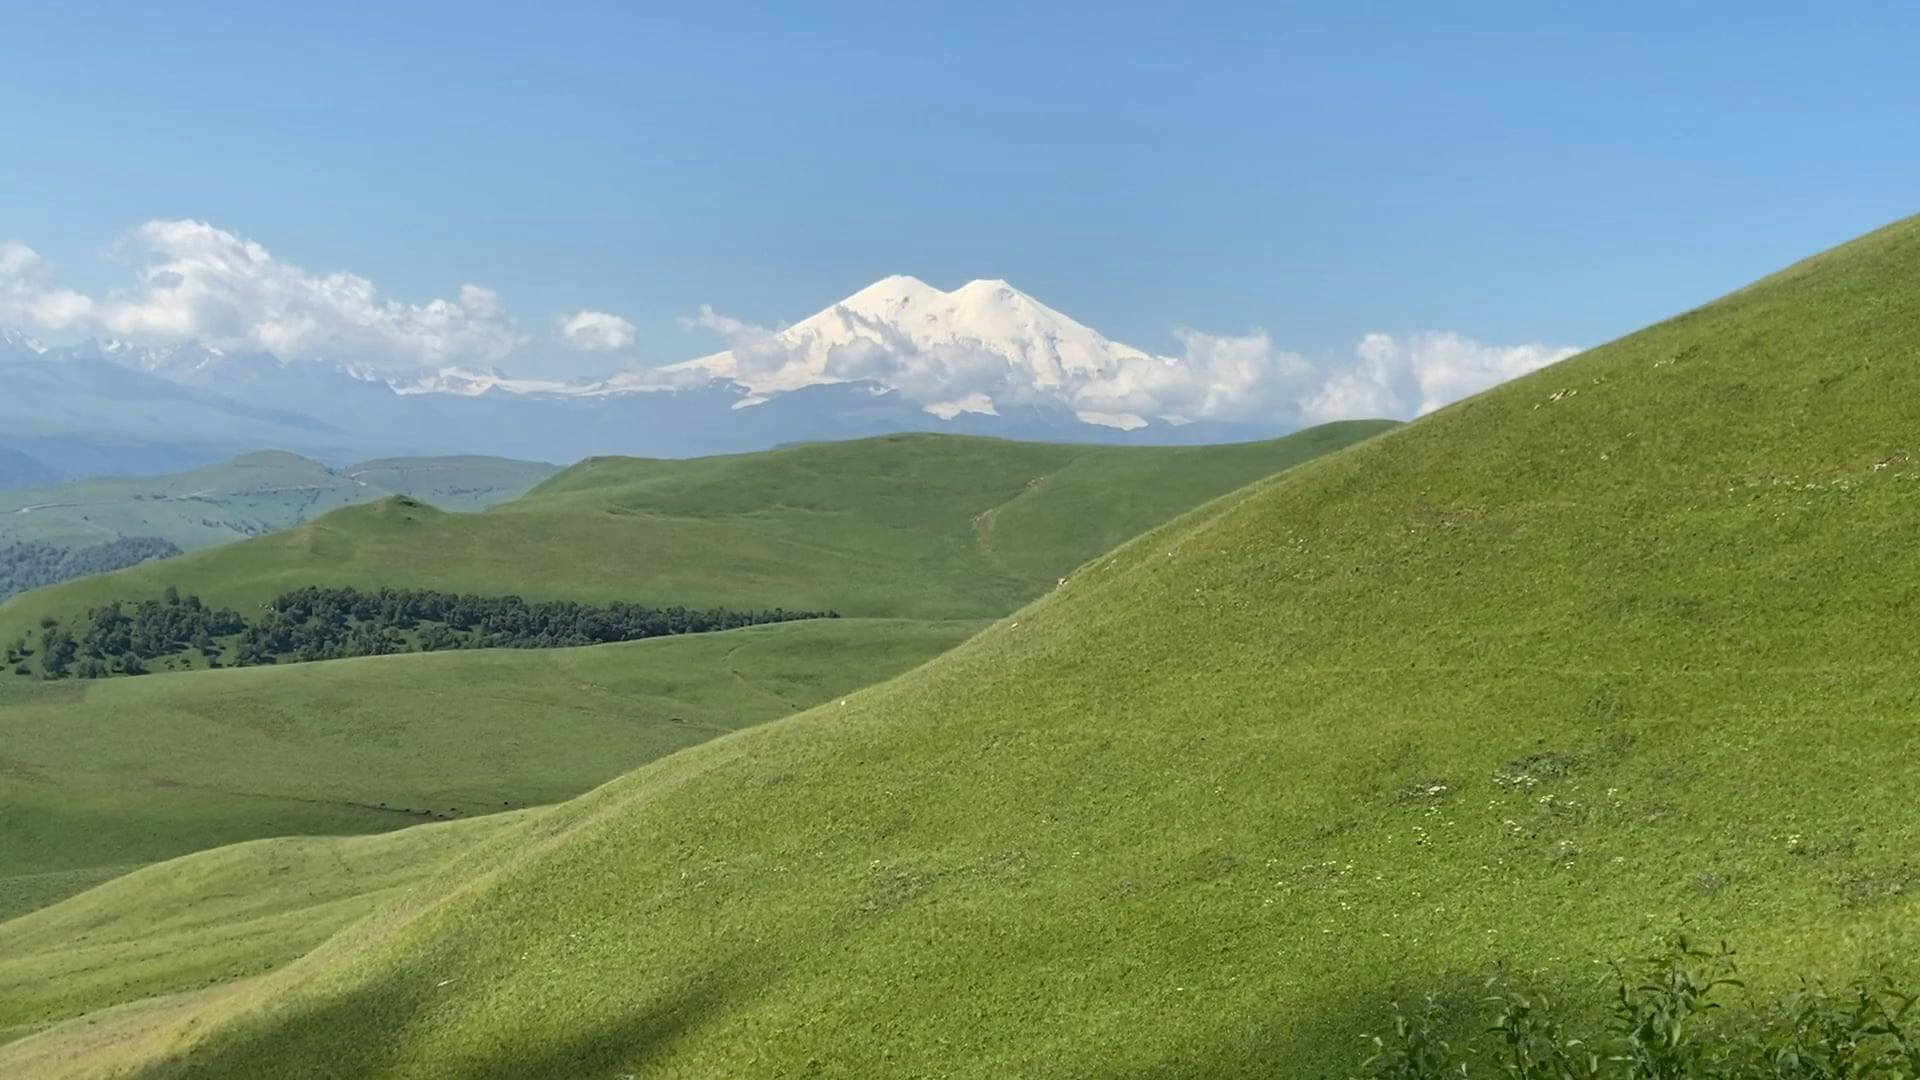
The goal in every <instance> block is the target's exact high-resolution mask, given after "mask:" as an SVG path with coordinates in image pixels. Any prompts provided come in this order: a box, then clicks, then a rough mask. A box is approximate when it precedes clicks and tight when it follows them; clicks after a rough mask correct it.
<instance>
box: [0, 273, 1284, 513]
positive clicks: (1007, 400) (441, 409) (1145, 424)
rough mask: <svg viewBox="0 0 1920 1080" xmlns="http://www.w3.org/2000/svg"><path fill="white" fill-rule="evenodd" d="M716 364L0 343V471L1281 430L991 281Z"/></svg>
mask: <svg viewBox="0 0 1920 1080" xmlns="http://www.w3.org/2000/svg"><path fill="white" fill-rule="evenodd" d="M706 322H707V323H708V324H709V325H710V326H711V328H713V329H716V330H718V331H720V332H721V334H722V336H723V337H724V338H725V340H726V342H727V344H728V345H729V348H727V349H726V350H725V351H722V352H718V353H714V354H711V355H708V356H702V357H699V358H696V359H693V360H689V361H686V362H683V363H678V364H672V365H669V366H666V367H635V368H631V369H629V370H626V371H622V372H618V373H614V374H610V375H607V376H605V377H601V378H590V379H575V380H554V379H532V378H516V377H513V376H510V375H507V374H503V373H501V372H498V371H490V370H487V371H482V370H473V369H469V368H461V367H446V368H441V369H439V370H431V371H428V370H422V371H415V372H408V373H405V374H403V375H398V376H396V375H394V374H393V373H391V372H376V371H374V370H372V369H370V368H367V367H364V366H362V365H359V364H357V363H356V361H355V360H354V358H352V357H341V358H337V359H333V360H327V361H315V360H290V359H284V358H280V357H275V356H271V355H266V354H260V353H252V354H242V353H234V352H226V351H222V350H219V349H216V348H212V347H208V346H205V345H202V344H199V343H194V342H188V343H184V344H173V345H167V346H141V345H134V344H129V343H125V342H118V341H106V342H101V341H88V342H84V343H81V344H77V345H66V346H47V345H44V344H42V343H40V342H38V341H35V340H34V339H33V338H31V337H29V336H27V335H25V334H23V333H20V332H18V331H8V332H6V333H5V334H4V335H3V336H0V375H4V378H5V384H6V386H7V389H8V393H6V394H4V395H0V431H4V432H5V433H6V434H5V435H4V436H0V449H10V450H12V451H14V452H15V453H16V454H25V455H27V456H28V457H30V458H32V459H34V460H36V461H38V462H39V463H41V464H42V465H43V466H46V467H47V468H50V469H52V470H54V471H56V472H61V473H65V474H68V475H83V474H87V473H98V472H140V473H147V472H154V471H165V470H168V469H174V468H182V467H188V466H191V465H195V464H201V463H204V462H206V461H209V460H213V459H215V458H220V457H227V456H231V455H232V454H234V453H238V452H243V451H245V450H248V449H255V448H261V447H275V448H282V449H291V450H295V451H299V452H302V453H306V454H309V455H312V456H315V457H318V458H321V459H323V460H336V461H345V460H354V459H358V458H361V457H365V456H366V455H367V454H369V453H382V454H428V453H432V454H443V453H487V454H498V455H506V456H514V457H527V458H538V459H545V460H569V459H573V458H578V457H584V456H588V455H593V454H607V453H624V454H639V455H647V456H685V455H690V454H704V453H725V452H734V451H744V450H754V449H765V448H767V447H770V446H774V445H778V444H781V443H787V442H796V441H811V440H818V439H827V438H849V437H858V436H865V435H876V434H887V433H892V432H901V431H939V432H948V433H955V434H986V435H1001V436H1006V437H1012V438H1024V439H1047V440H1053V441H1062V440H1064V441H1085V440H1092V441H1101V442H1145V443H1200V442H1219V441H1228V440H1235V439H1249V438H1260V437H1269V436H1272V435H1275V434H1279V433H1281V432H1282V431H1284V430H1286V429H1287V428H1288V427H1290V426H1291V425H1290V424H1286V423H1283V422H1281V421H1279V420H1274V421H1270V422H1264V423H1244V422H1237V423H1227V422H1220V421H1218V420H1217V419H1211V418H1209V416H1207V415H1204V414H1203V413H1202V411H1200V410H1195V409H1191V408H1183V407H1181V406H1179V405H1178V404H1174V405H1167V404H1166V403H1165V402H1164V401H1162V400H1161V396H1163V395H1158V394H1157V391H1156V388H1157V387H1160V386H1162V385H1164V383H1165V381H1166V380H1167V378H1168V377H1169V373H1171V372H1177V371H1178V370H1179V366H1180V365H1181V364H1182V361H1180V360H1176V359H1173V358H1168V357H1161V356H1154V355H1152V354H1149V353H1147V352H1144V351H1142V350H1140V349H1136V348H1133V347H1131V346H1127V345H1123V344H1120V343H1118V342H1114V341H1111V340H1109V339H1107V338H1106V337H1104V336H1102V335H1101V334H1100V333H1098V332H1097V331H1095V330H1093V329H1091V328H1089V327H1087V326H1085V325H1082V324H1081V323H1079V322H1076V321H1074V320H1073V319H1071V318H1069V317H1068V316H1066V315H1063V314H1061V313H1060V312H1058V311H1055V310H1053V309H1052V308H1049V307H1047V306H1046V305H1044V304H1042V303H1040V302H1039V301H1037V300H1035V299H1033V298H1032V297H1030V296H1028V295H1026V294H1025V293H1022V292H1020V291H1019V290H1017V289H1014V288H1013V287H1012V286H1010V285H1008V284H1007V283H1006V282H1003V281H974V282H970V283H968V284H966V285H964V286H962V287H960V288H958V289H954V290H952V291H950V292H948V291H942V290H940V289H937V288H935V287H933V286H931V285H928V284H926V283H925V282H922V281H920V280H918V279H916V278H912V277H906V276H896V277H889V278H885V279H883V280H881V281H879V282H876V283H874V284H873V285H870V286H868V287H867V288H865V289H862V290H860V291H859V292H857V293H855V294H853V295H852V296H849V297H847V298H846V299H845V300H843V301H841V302H840V303H837V304H834V305H832V306H831V307H829V308H827V309H825V310H823V311H821V312H819V313H817V314H815V315H812V316H810V317H808V318H806V319H803V320H801V321H800V322H797V323H794V324H793V325H791V326H788V327H785V328H784V329H779V330H759V329H756V328H752V327H746V326H742V325H739V324H736V323H733V322H731V321H730V320H726V319H723V318H720V317H717V316H711V315H709V316H708V317H707V319H706Z"/></svg>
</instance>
